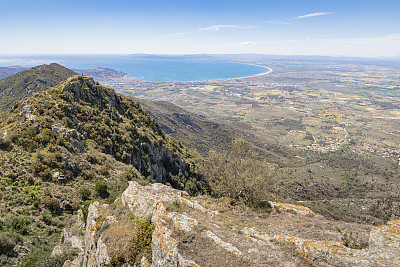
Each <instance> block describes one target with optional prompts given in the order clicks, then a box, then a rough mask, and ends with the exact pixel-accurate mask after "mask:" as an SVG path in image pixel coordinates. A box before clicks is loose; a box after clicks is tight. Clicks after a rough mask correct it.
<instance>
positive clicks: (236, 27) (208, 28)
mask: <svg viewBox="0 0 400 267" xmlns="http://www.w3.org/2000/svg"><path fill="white" fill-rule="evenodd" d="M251 28H255V26H240V25H224V24H221V25H213V26H209V27H204V28H199V30H200V31H220V30H225V29H251Z"/></svg>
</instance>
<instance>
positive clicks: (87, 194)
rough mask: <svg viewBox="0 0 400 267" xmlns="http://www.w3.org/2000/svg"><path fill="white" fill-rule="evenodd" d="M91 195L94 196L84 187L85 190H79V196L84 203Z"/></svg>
mask: <svg viewBox="0 0 400 267" xmlns="http://www.w3.org/2000/svg"><path fill="white" fill-rule="evenodd" d="M91 195H92V192H90V190H89V189H88V188H86V187H83V188H81V189H79V196H80V197H81V199H82V200H83V201H86V200H88V199H89V198H90V196H91Z"/></svg>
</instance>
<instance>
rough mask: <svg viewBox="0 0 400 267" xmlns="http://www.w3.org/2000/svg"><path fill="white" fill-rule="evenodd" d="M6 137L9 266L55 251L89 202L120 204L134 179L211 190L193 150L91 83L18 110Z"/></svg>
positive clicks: (80, 79)
mask: <svg viewBox="0 0 400 267" xmlns="http://www.w3.org/2000/svg"><path fill="white" fill-rule="evenodd" d="M0 133H1V134H0V136H1V137H0V165H1V166H2V168H1V170H0V183H1V189H0V190H1V192H0V197H1V204H0V212H1V221H0V227H1V228H0V229H2V230H1V233H0V243H1V244H0V245H1V246H2V251H0V254H1V256H0V257H1V259H0V260H1V264H2V265H4V264H12V263H13V262H14V263H15V262H18V260H19V259H21V258H22V257H23V256H24V255H25V254H27V253H28V252H29V251H34V252H35V251H36V252H38V253H40V254H43V253H45V252H46V251H48V250H49V248H50V247H51V246H52V244H53V242H55V241H56V240H57V239H58V238H59V236H60V231H61V229H62V228H63V227H64V226H65V223H66V222H68V217H69V214H71V213H72V212H73V211H75V210H77V209H79V208H80V207H81V204H82V202H83V201H86V200H90V199H93V198H101V199H108V201H109V202H112V201H113V200H114V199H115V197H116V196H117V195H118V194H120V193H121V192H122V191H123V190H124V189H125V188H126V186H127V182H128V181H129V180H133V179H135V180H141V181H142V182H144V183H146V182H151V181H157V182H162V183H169V184H171V185H173V186H174V187H176V188H181V189H185V190H186V191H188V192H189V193H191V194H196V193H199V192H201V191H202V190H203V188H204V183H203V182H202V181H201V179H200V176H198V175H197V174H195V173H194V172H193V170H192V169H193V167H192V166H191V163H190V161H191V157H192V155H191V153H190V152H189V151H188V150H186V149H185V148H184V147H183V146H182V145H181V144H180V143H179V142H177V141H175V140H173V139H171V138H168V137H167V136H165V135H164V133H163V132H162V131H161V129H160V128H159V126H158V125H157V123H156V122H155V121H154V119H153V118H151V117H150V116H149V115H148V114H147V113H146V112H145V111H144V110H143V109H142V108H141V107H140V105H139V104H138V103H137V102H135V101H133V100H131V99H129V98H126V97H123V96H120V95H118V94H116V93H115V92H114V91H113V90H112V89H110V88H106V87H103V86H101V85H99V84H98V83H97V82H95V81H93V79H92V78H89V77H86V76H73V77H71V78H69V79H68V80H67V81H64V82H61V83H60V84H59V85H57V86H55V87H53V88H51V89H49V90H46V91H41V92H39V93H37V94H35V95H34V96H32V97H28V98H26V99H24V100H23V101H20V102H18V103H16V104H14V106H13V107H12V109H11V110H10V113H9V114H8V115H7V117H6V119H5V120H4V121H3V122H2V123H1V124H0ZM86 208H87V206H86ZM4 244H5V246H3V245H4ZM16 246H20V247H22V248H23V249H22V252H21V251H16V249H15V248H16ZM3 248H4V249H3ZM29 255H33V254H29Z"/></svg>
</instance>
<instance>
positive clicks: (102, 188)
mask: <svg viewBox="0 0 400 267" xmlns="http://www.w3.org/2000/svg"><path fill="white" fill-rule="evenodd" d="M94 190H95V191H96V193H97V194H98V195H99V196H100V197H101V198H107V197H108V196H109V195H110V193H108V188H107V184H106V183H105V182H103V181H99V182H96V185H95V186H94Z"/></svg>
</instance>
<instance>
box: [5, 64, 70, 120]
mask: <svg viewBox="0 0 400 267" xmlns="http://www.w3.org/2000/svg"><path fill="white" fill-rule="evenodd" d="M73 75H76V73H75V72H73V71H71V70H69V69H67V68H65V67H63V66H61V65H59V64H56V63H53V64H50V65H40V66H37V67H34V68H31V69H28V70H24V71H21V72H18V73H16V74H14V75H12V76H9V77H6V78H4V79H2V80H0V115H1V113H4V112H6V111H7V110H8V109H9V108H10V107H11V106H12V105H13V104H14V103H15V102H16V101H19V100H21V99H23V98H25V97H27V96H31V95H33V94H34V93H35V92H39V91H43V90H46V89H49V88H50V87H52V86H55V85H57V84H58V83H59V82H61V81H64V80H66V79H67V78H69V77H71V76H73Z"/></svg>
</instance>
